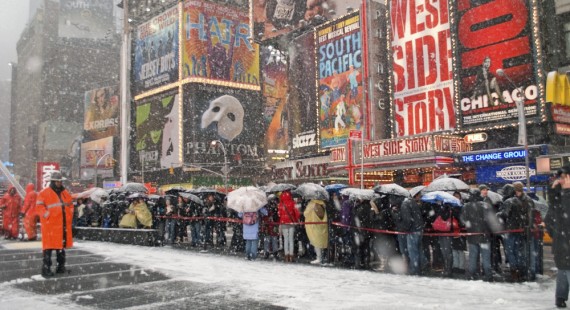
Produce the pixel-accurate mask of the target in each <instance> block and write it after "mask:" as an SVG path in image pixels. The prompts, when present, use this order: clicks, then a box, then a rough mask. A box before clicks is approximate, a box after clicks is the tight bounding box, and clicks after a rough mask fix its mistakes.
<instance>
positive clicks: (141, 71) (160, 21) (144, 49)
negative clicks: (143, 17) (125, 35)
mask: <svg viewBox="0 0 570 310" xmlns="http://www.w3.org/2000/svg"><path fill="white" fill-rule="evenodd" d="M135 44H136V45H135V50H134V54H135V61H134V67H133V70H134V87H135V89H136V92H137V93H142V92H144V91H146V90H149V89H152V88H155V87H157V86H160V85H164V84H168V83H171V82H174V81H176V80H178V6H174V7H172V8H171V9H168V10H166V11H165V12H164V13H162V14H160V15H158V16H155V17H153V18H152V19H151V20H149V21H148V22H146V23H143V24H141V25H140V26H138V27H137V31H136V38H135Z"/></svg>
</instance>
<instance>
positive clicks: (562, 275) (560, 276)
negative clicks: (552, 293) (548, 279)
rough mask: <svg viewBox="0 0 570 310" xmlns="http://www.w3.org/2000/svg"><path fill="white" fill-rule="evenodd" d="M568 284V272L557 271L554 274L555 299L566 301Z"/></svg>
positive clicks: (569, 278)
mask: <svg viewBox="0 0 570 310" xmlns="http://www.w3.org/2000/svg"><path fill="white" fill-rule="evenodd" d="M569 282H570V270H561V269H558V273H557V274H556V299H558V298H560V299H564V300H568V288H569V286H568V283H569Z"/></svg>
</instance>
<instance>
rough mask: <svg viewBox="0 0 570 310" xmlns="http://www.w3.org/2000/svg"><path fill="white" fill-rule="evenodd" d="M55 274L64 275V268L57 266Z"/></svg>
mask: <svg viewBox="0 0 570 310" xmlns="http://www.w3.org/2000/svg"><path fill="white" fill-rule="evenodd" d="M55 273H65V266H57V268H56V269H55Z"/></svg>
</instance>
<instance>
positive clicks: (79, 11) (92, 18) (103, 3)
mask: <svg viewBox="0 0 570 310" xmlns="http://www.w3.org/2000/svg"><path fill="white" fill-rule="evenodd" d="M58 2H59V25H58V34H59V36H60V37H62V38H79V39H111V38H112V37H113V36H114V35H115V21H114V16H113V7H114V2H115V1H113V0H89V1H85V0H59V1H58Z"/></svg>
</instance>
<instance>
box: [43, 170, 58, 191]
mask: <svg viewBox="0 0 570 310" xmlns="http://www.w3.org/2000/svg"><path fill="white" fill-rule="evenodd" d="M55 170H57V167H56V166H55V165H45V166H43V167H42V188H41V189H40V190H43V189H44V188H46V187H48V186H49V182H50V177H51V173H52V172H53V171H55Z"/></svg>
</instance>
